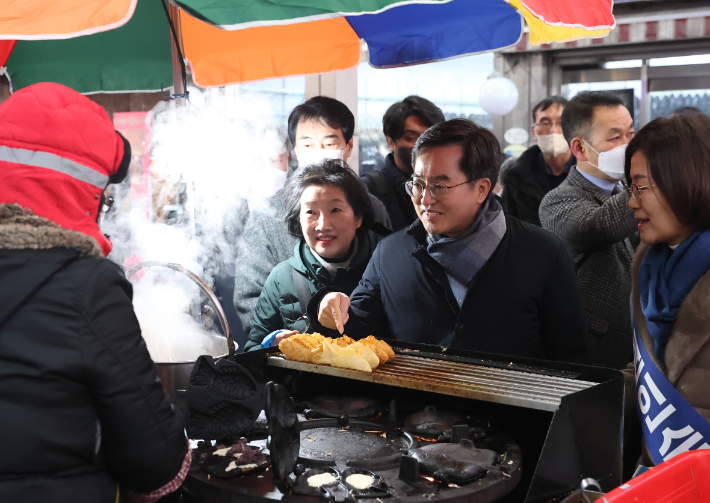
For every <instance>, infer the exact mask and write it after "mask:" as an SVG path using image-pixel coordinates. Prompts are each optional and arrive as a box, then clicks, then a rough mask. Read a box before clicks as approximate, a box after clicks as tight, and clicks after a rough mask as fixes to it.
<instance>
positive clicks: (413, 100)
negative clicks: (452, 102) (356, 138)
mask: <svg viewBox="0 0 710 503" xmlns="http://www.w3.org/2000/svg"><path fill="white" fill-rule="evenodd" d="M411 115H416V116H417V117H419V118H420V119H421V120H422V121H424V124H426V125H427V126H428V127H431V126H433V125H434V124H438V123H439V122H444V121H445V120H446V119H445V118H444V112H442V111H441V109H440V108H439V107H437V106H436V105H435V104H434V103H432V102H431V101H429V100H427V99H425V98H422V97H421V96H407V97H406V98H404V99H403V100H402V101H400V102H398V103H395V104H394V105H391V106H390V107H389V108H388V109H387V111H386V112H385V115H384V116H383V117H382V131H383V132H384V133H385V136H389V137H390V138H392V139H393V140H399V139H400V138H401V137H402V135H403V134H404V122H405V121H406V120H407V117H409V116H411Z"/></svg>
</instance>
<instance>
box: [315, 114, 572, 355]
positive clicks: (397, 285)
mask: <svg viewBox="0 0 710 503" xmlns="http://www.w3.org/2000/svg"><path fill="white" fill-rule="evenodd" d="M412 156H413V160H414V174H413V175H412V177H411V179H410V180H409V181H408V182H407V184H406V187H407V191H408V193H409V195H410V196H411V198H412V203H413V204H414V207H415V208H416V211H417V215H418V216H419V220H417V221H416V222H414V223H413V224H412V225H411V226H409V227H408V228H405V229H402V230H401V231H399V232H397V233H395V234H393V235H391V236H389V237H387V238H385V239H384V240H383V241H382V242H380V244H379V245H378V247H377V249H376V250H375V252H374V254H373V256H372V259H371V260H370V263H369V264H368V266H367V269H366V271H365V274H364V275H363V278H362V280H361V281H360V284H359V286H358V287H357V288H355V290H354V291H353V293H352V294H351V296H350V297H348V296H346V295H344V294H342V293H338V292H331V293H328V294H327V295H325V296H322V295H321V296H315V297H314V298H313V299H311V305H309V314H310V315H311V317H312V318H314V321H315V318H316V317H317V318H318V321H319V322H320V323H322V324H323V325H324V326H326V327H332V328H337V329H338V330H339V331H340V332H341V333H342V332H343V331H345V332H347V334H348V335H349V336H351V337H361V336H367V335H371V334H372V335H375V336H376V337H383V338H392V339H396V340H401V341H406V342H418V343H428V344H435V345H439V346H446V347H452V348H461V349H469V350H476V351H483V352H489V353H497V354H501V355H514V356H522V357H532V358H543V359H550V360H560V361H584V360H585V355H586V351H585V347H584V336H585V333H586V326H585V322H584V314H583V312H582V303H581V299H580V293H579V286H578V284H577V277H576V275H575V271H574V265H573V264H572V259H571V258H570V256H569V254H568V253H567V251H566V250H565V247H564V245H563V244H562V242H561V241H560V240H559V239H558V238H556V237H555V236H554V235H552V234H550V233H548V232H546V231H543V230H542V229H539V228H537V227H535V226H532V225H530V224H527V223H524V222H522V221H520V220H517V219H516V218H514V217H510V216H508V215H506V214H505V212H504V211H503V208H502V207H501V205H500V202H499V200H498V199H497V198H496V197H495V196H494V195H493V194H492V193H491V187H492V186H494V185H495V183H496V180H497V178H498V170H499V167H500V146H499V145H498V141H497V140H496V139H495V137H494V136H493V134H492V133H491V132H490V131H488V130H487V129H485V128H482V127H479V126H477V125H476V124H474V123H473V122H471V121H468V120H464V119H454V120H450V121H447V122H443V123H440V124H436V125H434V126H432V127H431V128H429V129H428V130H427V131H426V132H424V133H423V134H422V135H421V136H420V137H419V140H417V143H416V145H415V146H414V150H413V152H412ZM316 313H318V314H317V315H316Z"/></svg>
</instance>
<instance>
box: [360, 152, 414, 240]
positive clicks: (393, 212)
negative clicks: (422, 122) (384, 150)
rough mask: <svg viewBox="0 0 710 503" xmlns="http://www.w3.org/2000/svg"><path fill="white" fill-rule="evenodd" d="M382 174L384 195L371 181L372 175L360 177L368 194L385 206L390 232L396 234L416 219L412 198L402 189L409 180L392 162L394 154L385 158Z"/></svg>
mask: <svg viewBox="0 0 710 503" xmlns="http://www.w3.org/2000/svg"><path fill="white" fill-rule="evenodd" d="M379 172H380V173H382V176H383V177H384V179H385V181H386V182H387V183H386V188H387V190H386V193H384V194H381V193H380V191H379V190H378V187H377V184H376V183H375V181H374V180H373V179H372V175H370V174H366V175H363V176H362V177H361V180H362V182H363V183H364V184H365V185H366V186H367V188H368V190H369V191H370V194H374V195H375V196H377V198H378V199H380V201H382V204H384V205H385V209H386V210H387V214H388V215H389V217H390V220H391V221H392V230H393V231H394V232H397V231H398V230H400V229H404V228H405V227H409V226H410V225H411V224H412V223H413V222H414V221H415V220H416V219H417V218H418V217H417V211H416V210H415V209H414V204H412V198H411V197H409V194H407V191H406V190H405V188H404V183H405V182H406V181H407V180H409V176H408V175H405V174H404V173H402V171H401V170H400V169H399V168H398V167H397V165H396V164H395V162H394V154H389V155H388V156H387V157H385V163H384V165H383V166H382V169H380V170H379Z"/></svg>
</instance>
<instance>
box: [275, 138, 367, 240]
mask: <svg viewBox="0 0 710 503" xmlns="http://www.w3.org/2000/svg"><path fill="white" fill-rule="evenodd" d="M331 127H332V126H331ZM312 185H318V186H323V185H331V186H333V187H338V188H340V189H342V190H343V192H345V197H346V198H347V199H348V203H349V204H350V206H351V207H352V209H353V213H355V216H356V217H362V224H361V225H360V228H359V229H358V230H357V232H358V234H363V233H365V232H367V231H368V230H370V228H371V227H372V223H373V222H374V221H375V210H374V209H373V208H372V202H371V201H370V196H369V193H368V192H367V189H366V188H365V186H364V185H363V184H362V182H360V179H359V178H358V177H357V175H356V174H355V172H354V171H353V170H352V169H350V168H349V167H348V165H347V164H345V162H344V161H342V160H340V159H323V160H322V161H320V162H317V163H315V164H310V165H308V166H305V167H303V168H301V169H299V170H298V171H297V172H296V174H295V175H294V176H292V177H291V179H290V180H289V182H288V184H287V185H286V218H285V220H286V226H287V227H288V232H289V233H290V234H291V235H292V236H294V237H296V238H299V239H300V238H302V237H303V231H302V230H301V195H302V194H303V191H304V190H306V189H307V188H308V187H310V186H312Z"/></svg>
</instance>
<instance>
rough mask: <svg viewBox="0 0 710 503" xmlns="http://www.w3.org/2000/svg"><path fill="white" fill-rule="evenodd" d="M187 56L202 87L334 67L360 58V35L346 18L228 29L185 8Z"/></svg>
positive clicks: (340, 67)
mask: <svg viewBox="0 0 710 503" xmlns="http://www.w3.org/2000/svg"><path fill="white" fill-rule="evenodd" d="M180 20H181V21H180V22H181V27H182V41H183V47H184V49H185V57H186V58H187V59H188V60H189V61H190V66H191V68H192V78H193V79H194V81H195V83H196V84H197V85H198V86H200V87H213V86H223V85H227V84H234V83H239V82H251V81H255V80H263V79H270V78H283V77H290V76H294V75H308V74H313V73H324V72H332V71H335V70H345V69H348V68H353V67H355V66H357V65H358V64H359V63H360V38H359V37H358V36H357V34H356V33H355V31H354V30H353V29H352V28H351V26H350V24H349V23H348V22H347V21H346V20H345V18H334V19H325V20H322V21H311V22H307V23H299V24H293V25H286V26H262V27H256V28H246V29H244V30H237V31H225V30H220V29H219V28H215V27H214V26H211V25H208V24H207V23H203V22H202V21H199V20H197V19H195V18H193V17H191V16H189V15H187V14H186V13H185V12H183V13H182V15H181V16H180Z"/></svg>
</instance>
